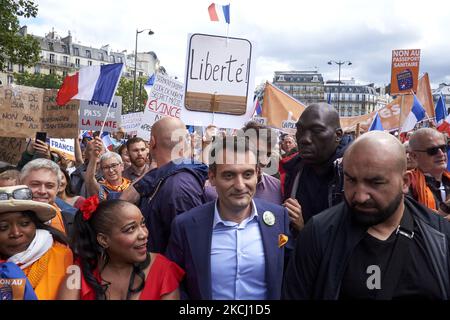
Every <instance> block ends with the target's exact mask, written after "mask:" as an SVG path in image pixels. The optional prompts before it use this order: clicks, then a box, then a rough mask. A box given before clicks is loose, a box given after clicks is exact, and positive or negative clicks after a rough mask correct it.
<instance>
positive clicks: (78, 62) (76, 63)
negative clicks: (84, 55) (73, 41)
mask: <svg viewBox="0 0 450 320" xmlns="http://www.w3.org/2000/svg"><path fill="white" fill-rule="evenodd" d="M75 67H77V68H79V67H80V59H75Z"/></svg>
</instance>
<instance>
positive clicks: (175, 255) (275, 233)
mask: <svg viewBox="0 0 450 320" xmlns="http://www.w3.org/2000/svg"><path fill="white" fill-rule="evenodd" d="M253 200H254V202H255V205H256V209H257V210H258V223H259V227H260V230H261V237H262V241H263V246H264V253H265V265H266V266H265V267H266V284H267V290H268V296H267V297H268V299H271V300H275V299H280V297H281V285H282V281H283V271H284V266H285V255H287V253H288V252H289V251H290V250H291V249H292V242H293V241H292V239H291V238H292V237H290V232H289V216H288V213H287V210H286V208H284V207H281V206H279V205H276V204H272V203H269V202H266V201H264V200H260V199H253ZM214 207H215V201H212V202H208V203H206V204H204V205H202V206H199V207H196V208H194V209H191V210H189V211H187V212H185V213H183V214H181V215H178V216H177V217H176V218H175V220H174V221H173V223H172V229H171V230H172V231H171V232H172V233H171V235H170V239H169V245H168V247H167V251H166V256H167V257H168V258H169V259H171V260H172V261H174V262H176V263H177V264H178V265H179V266H180V267H182V268H183V269H184V270H185V271H186V277H185V280H184V283H183V285H184V289H185V290H186V293H187V295H188V297H189V298H190V299H195V300H211V299H212V296H211V239H212V231H213V230H212V227H213V223H214ZM264 211H271V212H272V213H273V214H274V215H275V224H274V225H273V226H268V225H266V224H265V223H264V221H263V213H264ZM280 234H284V235H287V236H289V241H288V243H287V244H286V245H285V246H282V247H281V248H280V247H278V238H279V235H280Z"/></svg>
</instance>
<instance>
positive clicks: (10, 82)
mask: <svg viewBox="0 0 450 320" xmlns="http://www.w3.org/2000/svg"><path fill="white" fill-rule="evenodd" d="M13 81H14V78H13V76H12V75H8V77H7V82H8V84H12V83H13Z"/></svg>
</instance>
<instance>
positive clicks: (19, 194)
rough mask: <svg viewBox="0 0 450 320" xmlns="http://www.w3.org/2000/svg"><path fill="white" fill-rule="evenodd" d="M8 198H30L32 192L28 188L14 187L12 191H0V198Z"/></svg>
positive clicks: (31, 197)
mask: <svg viewBox="0 0 450 320" xmlns="http://www.w3.org/2000/svg"><path fill="white" fill-rule="evenodd" d="M10 198H13V199H16V200H32V199H33V194H32V193H31V190H30V189H28V188H21V189H16V190H14V191H13V192H12V193H10V192H3V191H0V200H8V199H10Z"/></svg>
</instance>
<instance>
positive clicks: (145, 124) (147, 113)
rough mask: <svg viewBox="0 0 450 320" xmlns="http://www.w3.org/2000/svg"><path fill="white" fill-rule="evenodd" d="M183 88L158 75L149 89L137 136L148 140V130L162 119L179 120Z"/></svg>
mask: <svg viewBox="0 0 450 320" xmlns="http://www.w3.org/2000/svg"><path fill="white" fill-rule="evenodd" d="M183 94H184V86H183V84H182V83H181V82H179V81H177V80H175V79H172V78H171V77H169V76H167V75H164V74H161V73H158V74H157V75H156V78H155V82H154V83H153V86H152V87H151V89H150V91H149V94H148V100H147V104H146V105H145V110H144V114H143V116H142V121H141V122H140V125H139V127H138V130H137V136H138V137H141V138H143V139H145V140H148V139H150V129H151V127H152V126H153V124H154V123H155V122H156V121H158V120H159V119H161V118H163V117H173V118H178V119H179V118H180V116H181V108H182V106H183Z"/></svg>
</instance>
